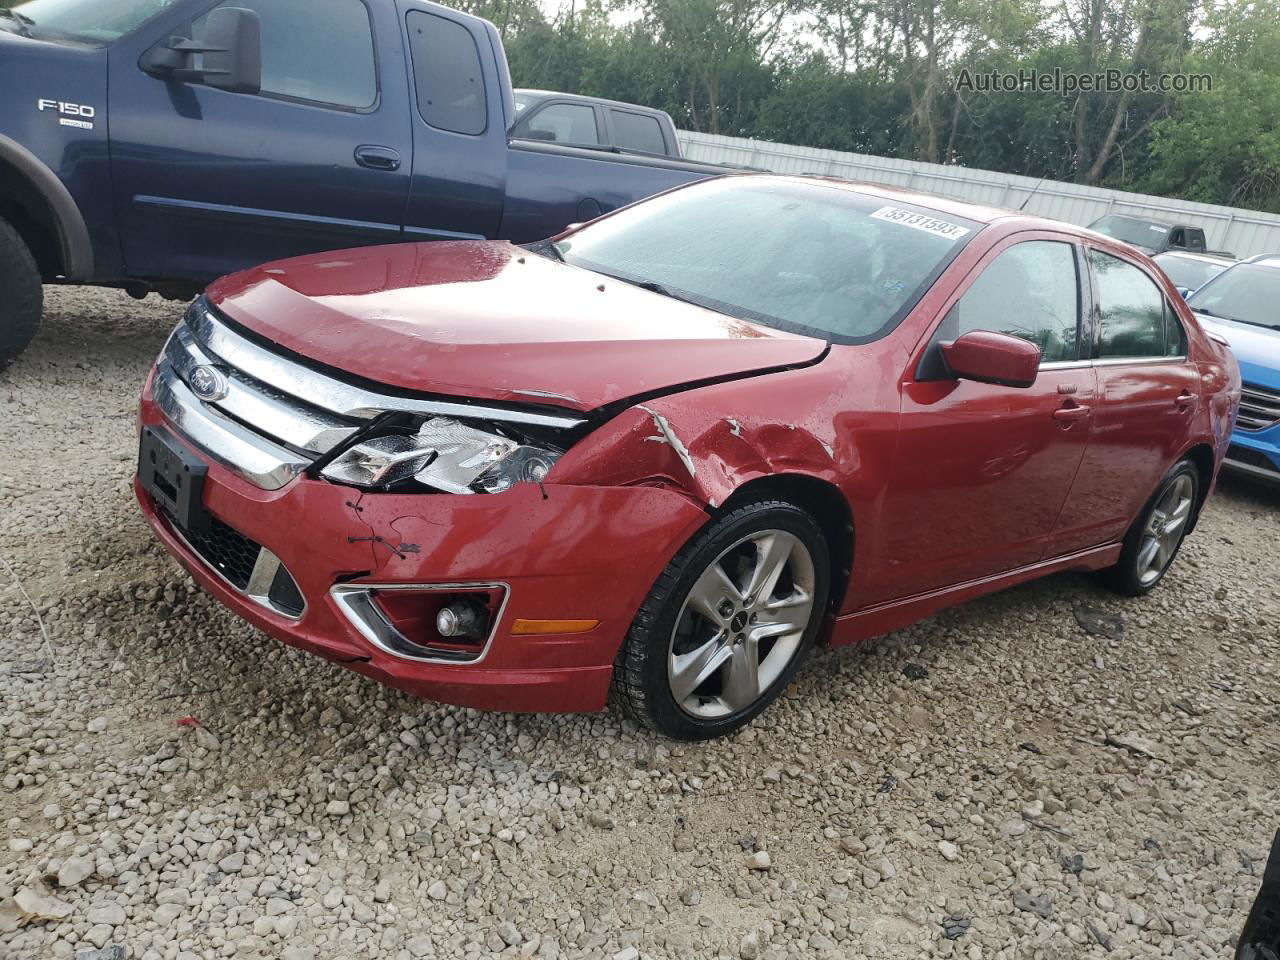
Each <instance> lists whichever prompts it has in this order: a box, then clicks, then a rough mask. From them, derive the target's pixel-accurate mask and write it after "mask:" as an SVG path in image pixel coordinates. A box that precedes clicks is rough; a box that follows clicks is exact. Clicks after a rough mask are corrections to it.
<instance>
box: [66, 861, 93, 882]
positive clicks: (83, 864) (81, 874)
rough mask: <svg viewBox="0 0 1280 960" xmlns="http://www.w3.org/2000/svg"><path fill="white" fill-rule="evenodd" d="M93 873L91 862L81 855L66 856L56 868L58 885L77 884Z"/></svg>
mask: <svg viewBox="0 0 1280 960" xmlns="http://www.w3.org/2000/svg"><path fill="white" fill-rule="evenodd" d="M92 874H93V863H92V862H90V861H89V860H86V859H84V858H83V857H67V859H66V860H64V861H62V866H61V867H59V868H58V886H60V887H75V886H79V885H80V884H81V883H83V882H84V881H85V879H86V878H88V877H89V876H91V875H92Z"/></svg>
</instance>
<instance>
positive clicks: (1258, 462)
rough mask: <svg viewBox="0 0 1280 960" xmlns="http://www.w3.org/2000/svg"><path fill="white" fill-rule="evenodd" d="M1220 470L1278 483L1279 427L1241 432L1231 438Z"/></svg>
mask: <svg viewBox="0 0 1280 960" xmlns="http://www.w3.org/2000/svg"><path fill="white" fill-rule="evenodd" d="M1222 468H1223V469H1224V470H1230V471H1232V472H1234V473H1239V474H1244V475H1246V476H1250V477H1254V478H1255V479H1258V480H1265V481H1267V482H1270V483H1280V425H1276V426H1274V427H1271V428H1270V429H1268V430H1241V429H1240V428H1239V427H1237V428H1236V430H1235V431H1234V432H1233V433H1232V434H1231V446H1229V447H1228V448H1227V456H1226V459H1224V460H1223V461H1222Z"/></svg>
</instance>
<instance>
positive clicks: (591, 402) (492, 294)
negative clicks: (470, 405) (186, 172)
mask: <svg viewBox="0 0 1280 960" xmlns="http://www.w3.org/2000/svg"><path fill="white" fill-rule="evenodd" d="M208 299H209V301H210V303H212V304H213V305H214V306H215V307H217V308H218V309H219V310H220V311H221V312H222V313H223V314H225V315H226V316H227V317H229V318H230V319H231V320H233V321H234V322H236V323H238V324H240V325H241V326H243V327H245V328H247V329H249V330H250V331H252V332H254V333H257V334H259V335H261V336H262V337H265V338H267V339H268V340H270V341H272V342H274V343H277V344H279V345H280V346H282V347H284V348H285V349H287V350H289V351H292V352H293V353H295V354H299V355H301V356H302V357H304V358H308V359H310V360H313V361H315V362H317V363H319V364H323V365H325V366H328V367H331V368H334V369H336V370H338V371H344V372H346V373H349V374H352V375H354V376H357V377H360V378H363V379H366V380H370V381H374V382H376V383H381V384H386V385H389V386H393V387H398V388H401V389H406V390H413V391H417V392H423V393H440V394H450V395H456V396H466V397H474V398H477V399H485V400H491V401H492V400H499V401H507V402H517V403H525V404H530V403H539V404H549V405H553V406H561V407H569V408H571V409H575V410H590V409H594V408H596V407H600V406H604V405H606V404H609V403H612V402H614V401H617V400H623V399H626V398H629V397H636V396H640V395H643V394H650V393H660V392H664V391H667V390H670V389H673V388H679V387H680V386H681V385H683V384H687V383H693V382H698V381H708V380H716V379H728V378H731V377H738V376H743V375H750V374H751V373H754V372H756V371H764V370H769V369H772V368H777V367H786V366H793V365H802V364H805V363H809V362H812V361H815V360H817V359H819V358H820V357H822V356H823V354H824V353H825V352H826V349H827V344H826V342H825V341H823V340H819V339H815V338H812V337H805V336H799V335H796V334H791V333H784V332H782V331H779V330H773V329H770V328H768V327H763V326H758V325H756V324H752V323H747V322H744V321H741V320H736V319H733V318H731V317H726V316H723V315H721V314H719V313H715V312H714V311H711V310H705V309H703V308H702V307H697V306H693V305H691V304H686V303H682V302H680V301H677V300H672V299H670V298H669V297H664V296H662V295H660V294H656V293H652V292H650V291H647V290H642V289H639V288H638V287H635V286H632V285H630V284H627V283H622V282H620V281H615V280H611V279H609V278H607V277H602V276H600V275H599V274H595V273H592V272H590V271H587V270H582V269H579V268H577V267H572V266H568V265H566V264H562V263H558V262H555V261H553V260H549V259H547V258H545V257H541V256H538V255H536V254H531V253H528V252H526V251H524V250H522V249H521V248H519V247H515V246H512V245H511V244H509V243H506V242H501V241H460V242H444V243H418V244H400V245H394V246H384V247H366V248H361V249H356V250H342V251H336V252H330V253H323V254H316V255H312V256H307V257H299V258H296V259H292V260H281V261H277V262H274V263H268V264H264V265H263V266H260V267H255V268H254V269H252V270H246V271H243V272H241V273H235V274H231V275H230V276H227V277H223V278H222V279H221V280H219V281H217V282H216V283H214V284H213V285H212V286H211V287H210V288H209V291H208Z"/></svg>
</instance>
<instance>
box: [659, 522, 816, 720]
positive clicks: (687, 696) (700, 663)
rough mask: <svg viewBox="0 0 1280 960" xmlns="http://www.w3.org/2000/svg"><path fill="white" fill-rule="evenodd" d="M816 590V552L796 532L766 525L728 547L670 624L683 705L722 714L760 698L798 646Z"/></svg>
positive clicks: (673, 670) (704, 714)
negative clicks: (811, 550)
mask: <svg viewBox="0 0 1280 960" xmlns="http://www.w3.org/2000/svg"><path fill="white" fill-rule="evenodd" d="M814 594H815V571H814V562H813V557H812V556H811V555H810V553H809V550H808V548H807V547H806V546H805V545H804V543H803V542H802V541H801V540H800V539H799V538H798V537H796V536H795V535H794V534H792V533H788V532H787V531H785V530H760V531H757V532H755V533H752V534H750V535H749V536H747V537H744V538H742V539H741V540H739V541H738V542H736V543H734V544H733V545H732V546H730V547H729V548H728V549H726V550H724V551H723V552H722V553H721V554H720V555H719V556H718V557H717V558H716V559H715V560H714V561H713V562H712V563H711V564H709V565H708V566H707V567H706V569H705V570H703V572H702V574H701V575H700V576H699V577H698V578H697V580H695V581H694V583H693V586H692V587H691V588H690V589H689V593H688V594H687V595H686V597H685V599H684V603H683V605H682V607H681V609H680V614H679V616H677V617H676V623H675V628H674V629H673V630H672V634H671V643H670V647H669V650H668V656H667V680H668V683H669V684H670V688H671V694H672V697H673V698H674V700H675V702H676V704H677V705H678V706H679V707H680V709H681V710H683V711H684V712H685V713H687V714H689V715H691V716H694V717H698V718H701V719H718V718H721V717H726V716H730V715H732V714H736V713H740V712H742V711H743V710H746V709H748V708H749V707H750V706H751V705H752V704H754V703H755V702H756V701H757V700H759V699H760V698H761V697H762V696H763V695H764V694H765V693H766V692H767V691H768V690H769V688H770V687H771V686H772V685H773V683H774V682H775V681H776V680H777V679H778V677H779V676H781V675H782V673H783V671H784V670H786V668H787V665H788V664H789V663H790V662H791V661H792V659H793V658H794V657H795V656H796V654H797V652H798V651H799V650H800V647H801V644H802V642H803V639H804V634H805V630H806V629H807V628H808V626H809V621H810V619H811V617H812V615H813V607H814Z"/></svg>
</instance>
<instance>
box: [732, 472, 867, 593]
mask: <svg viewBox="0 0 1280 960" xmlns="http://www.w3.org/2000/svg"><path fill="white" fill-rule="evenodd" d="M765 497H776V498H778V499H781V500H786V501H788V502H790V503H794V504H795V505H796V506H798V507H802V508H804V509H805V510H807V511H809V513H810V514H811V515H812V516H813V519H814V520H815V521H816V522H817V524H818V526H819V527H821V529H822V532H823V535H824V536H825V537H826V540H827V549H828V550H829V552H830V556H831V588H830V591H829V593H828V597H827V614H828V616H835V615H836V614H837V613H838V612H839V611H840V609H841V607H843V605H844V599H845V594H846V593H847V592H848V589H849V580H850V576H851V572H852V569H853V542H854V530H855V527H854V520H853V511H852V510H851V508H850V507H849V501H848V500H847V499H846V498H845V496H844V494H843V493H841V492H840V488H839V487H837V486H836V485H835V484H833V483H830V482H829V481H827V480H823V479H821V478H819V477H814V476H810V475H809V474H804V473H775V474H769V475H768V476H763V477H756V478H754V479H752V480H749V481H747V482H746V483H744V484H743V485H742V486H740V487H738V488H737V489H736V490H734V491H733V494H732V495H730V497H729V498H728V499H727V500H725V502H724V503H723V504H721V505H720V507H719V508H718V510H717V511H716V513H717V514H720V513H724V512H727V511H730V510H733V509H735V508H737V507H739V506H741V505H742V504H743V503H744V502H746V501H749V500H759V499H761V498H765Z"/></svg>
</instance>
